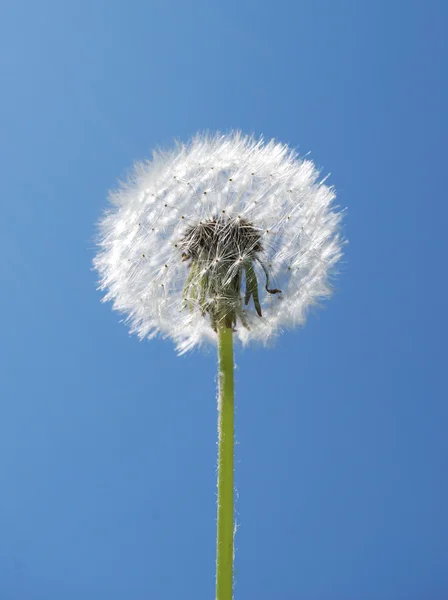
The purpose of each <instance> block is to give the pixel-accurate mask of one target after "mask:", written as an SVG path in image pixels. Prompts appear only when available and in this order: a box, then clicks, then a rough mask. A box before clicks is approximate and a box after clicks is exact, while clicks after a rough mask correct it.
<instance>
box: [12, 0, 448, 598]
mask: <svg viewBox="0 0 448 600" xmlns="http://www.w3.org/2000/svg"><path fill="white" fill-rule="evenodd" d="M0 16H1V18H0V47H1V51H0V69H1V78H2V82H3V86H2V88H3V91H2V94H1V96H0V131H1V132H2V133H1V137H0V156H1V163H0V164H1V167H2V168H1V171H2V200H1V217H2V223H3V227H2V235H1V236H0V270H1V279H2V293H1V294H0V310H1V314H2V316H3V318H2V326H1V340H2V341H1V344H0V598H1V599H2V600H60V599H63V600H79V599H80V598H82V599H83V600H103V599H104V600H122V599H123V598H126V599H129V600H147V599H151V600H178V599H179V598H186V599H189V598H195V599H208V600H212V598H213V597H214V561H215V508H216V507H215V495H216V480H215V469H216V401H215V397H216V356H215V353H214V351H213V349H210V350H209V351H205V352H202V351H201V352H194V353H192V354H189V355H187V356H184V357H180V358H179V357H177V356H176V354H175V352H174V348H173V345H172V343H171V342H169V341H163V340H155V341H151V342H139V341H138V339H137V338H135V337H130V336H129V334H128V331H127V329H126V327H125V326H124V325H123V323H121V322H120V317H119V315H117V314H115V313H113V312H112V310H111V308H110V306H109V305H103V304H101V303H100V297H101V296H100V294H99V292H97V291H96V274H95V273H94V272H93V271H92V268H91V263H92V258H93V256H94V253H95V241H94V240H95V232H96V229H95V225H96V223H97V221H98V219H99V217H100V215H101V213H102V210H103V209H104V208H105V206H106V197H107V192H108V190H109V189H111V188H113V187H114V186H115V185H116V183H117V180H118V179H119V178H120V177H125V176H126V173H127V172H128V169H129V168H130V167H131V165H132V163H133V162H134V161H135V160H137V159H142V158H146V157H150V154H151V150H152V148H154V147H156V146H167V145H169V144H171V143H172V140H173V139H174V138H179V139H182V140H187V139H188V138H189V137H190V136H192V135H193V134H195V133H196V132H197V131H203V130H211V131H214V130H221V131H229V130H231V129H241V130H243V131H244V132H246V133H255V134H256V135H260V134H263V135H264V136H265V137H266V138H271V137H275V138H277V139H279V140H280V141H282V142H286V143H288V144H290V145H291V146H293V147H296V148H297V149H298V151H299V152H300V153H303V154H304V153H307V152H311V157H312V158H313V160H314V161H315V162H316V164H317V165H318V166H319V167H320V168H321V169H322V172H323V173H324V174H327V173H331V176H330V179H329V182H330V183H331V184H332V185H334V186H335V187H336V190H337V192H338V203H339V204H340V206H342V207H347V215H346V218H345V222H344V233H345V235H346V236H347V238H348V239H349V242H350V243H349V245H348V246H347V247H346V253H345V257H344V260H343V263H342V265H341V274H340V276H339V278H338V281H337V283H336V286H335V293H334V296H333V298H332V299H331V300H330V301H328V302H327V303H326V304H325V306H324V309H323V310H318V311H313V312H312V314H311V315H310V318H309V320H308V322H307V325H306V327H305V328H303V329H300V330H296V331H292V332H287V333H285V334H284V335H283V336H282V337H281V338H280V339H279V341H278V342H277V343H276V345H275V346H274V347H273V348H270V349H267V350H266V349H262V348H255V349H251V350H241V349H238V350H237V354H236V364H237V372H236V403H237V408H236V435H237V442H238V445H237V449H236V452H237V454H236V486H237V491H238V496H237V521H238V526H239V527H238V532H237V537H236V562H235V570H236V585H235V600H255V599H256V600H272V599H274V598H275V599H279V600H280V599H281V600H301V599H304V600H305V599H306V600H339V599H340V600H446V598H448V512H447V506H448V482H447V476H446V473H447V467H448V460H447V456H448V437H447V421H448V405H447V399H448V393H447V391H448V390H447V387H448V386H447V378H446V372H447V358H446V356H447V353H446V339H447V334H448V331H447V318H446V297H447V293H446V291H447V290H446V287H447V285H446V276H444V275H443V273H444V272H446V255H447V250H448V243H447V236H446V222H447V218H448V209H447V194H446V187H445V181H444V179H443V177H444V175H445V173H446V164H447V151H446V138H447V133H448V131H447V129H448V128H447V117H446V106H448V97H447V96H448V94H447V82H446V70H447V69H446V67H447V60H446V59H447V46H446V32H445V30H446V27H445V26H444V22H446V19H447V16H448V8H447V6H446V4H445V3H443V2H442V1H436V0H429V1H428V2H425V3H423V2H420V1H412V0H410V1H409V2H406V3H403V2H400V1H398V0H391V1H388V2H386V1H385V0H378V1H377V2H359V1H356V0H316V1H313V2H302V0H298V1H297V2H293V1H292V0H290V1H286V0H278V1H276V2H263V1H261V2H260V1H257V2H255V1H251V0H241V1H238V0H228V1H226V2H216V1H214V0H207V1H206V0H192V1H191V2H181V1H180V0H175V1H173V2H170V1H166V0H165V1H162V0H160V1H148V0H145V1H143V0H141V1H140V0H128V1H127V2H122V1H116V0H109V1H107V2H106V1H105V0H104V1H99V0H92V1H90V2H87V1H86V0H80V1H79V2H77V3H68V2H59V1H56V0H53V1H50V0H43V1H42V2H38V3H37V2H31V0H28V1H24V2H23V1H22V2H20V1H18V2H14V3H13V2H7V3H5V5H4V6H3V7H2V9H1V15H0Z"/></svg>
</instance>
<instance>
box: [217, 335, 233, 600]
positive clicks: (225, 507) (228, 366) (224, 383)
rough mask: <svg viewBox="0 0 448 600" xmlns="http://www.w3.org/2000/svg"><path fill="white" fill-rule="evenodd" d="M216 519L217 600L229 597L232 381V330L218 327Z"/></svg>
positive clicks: (231, 562) (230, 594)
mask: <svg viewBox="0 0 448 600" xmlns="http://www.w3.org/2000/svg"><path fill="white" fill-rule="evenodd" d="M218 355H219V396H218V520H217V537H216V600H232V588H233V554H234V552H233V532H234V523H233V515H234V510H233V471H234V439H235V436H234V381H233V333H232V329H230V328H228V327H219V329H218Z"/></svg>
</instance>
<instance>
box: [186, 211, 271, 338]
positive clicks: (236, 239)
mask: <svg viewBox="0 0 448 600" xmlns="http://www.w3.org/2000/svg"><path fill="white" fill-rule="evenodd" d="M261 235H262V234H261V230H260V229H258V228H257V227H255V226H254V225H253V224H252V223H250V222H249V221H247V220H245V219H243V218H242V217H236V218H229V217H227V216H226V215H224V214H223V215H221V216H219V217H216V216H215V217H212V218H210V219H207V220H204V221H202V222H200V223H198V224H197V225H192V226H189V227H188V228H187V229H186V231H185V233H184V235H183V238H182V241H181V244H180V247H181V249H182V259H183V260H184V261H188V260H191V264H190V273H189V276H188V278H187V281H186V283H185V286H184V294H183V297H184V301H185V304H186V305H187V306H189V307H190V309H191V310H193V309H194V307H195V306H196V307H199V309H200V310H201V312H202V314H203V315H205V314H208V315H209V316H210V319H211V325H212V327H213V329H215V330H217V328H218V327H219V326H225V327H229V328H234V327H235V326H236V324H237V321H238V320H240V321H241V322H242V324H243V325H244V326H246V327H248V324H247V319H246V317H245V311H244V309H243V294H242V287H243V282H244V285H245V289H244V304H245V305H246V306H247V305H248V304H249V302H250V300H251V298H252V299H253V303H254V307H255V310H256V312H257V314H258V315H259V316H260V317H261V316H262V312H261V305H260V298H259V291H258V280H257V275H256V271H255V268H254V265H255V264H256V263H258V265H259V266H260V267H261V268H262V270H263V271H264V274H265V276H266V285H265V289H266V291H267V292H269V293H270V294H278V293H280V290H278V289H270V288H269V271H268V268H267V267H266V265H265V264H264V262H263V260H262V255H263V245H262V242H261Z"/></svg>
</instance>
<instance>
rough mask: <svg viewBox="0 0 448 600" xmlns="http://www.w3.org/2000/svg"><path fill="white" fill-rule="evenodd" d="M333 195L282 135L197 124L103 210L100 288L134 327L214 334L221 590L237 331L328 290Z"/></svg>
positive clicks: (225, 578)
mask: <svg viewBox="0 0 448 600" xmlns="http://www.w3.org/2000/svg"><path fill="white" fill-rule="evenodd" d="M334 197H335V193H334V191H333V189H332V188H330V187H328V186H327V185H326V184H325V181H324V180H321V179H320V177H319V172H318V171H317V170H316V168H315V166H314V164H313V162H312V161H311V160H309V159H307V158H300V157H299V156H297V155H296V153H295V152H294V151H292V150H291V149H289V148H288V146H286V145H284V144H281V143H278V142H275V141H270V142H268V143H265V142H264V141H263V140H262V139H255V138H253V137H248V136H245V135H243V134H241V133H238V132H237V133H231V134H229V135H221V134H217V135H215V136H209V135H198V136H196V137H195V138H194V139H193V140H192V141H191V142H190V143H189V144H187V145H185V144H181V143H179V144H178V145H177V146H176V147H175V148H174V149H173V150H171V151H168V152H162V151H158V152H155V153H154V156H153V159H152V160H151V161H147V162H142V163H138V164H137V165H136V166H135V167H134V170H133V172H132V173H131V175H130V177H129V179H128V180H127V182H125V183H123V184H122V185H121V186H120V188H119V189H118V190H117V191H115V192H113V193H112V194H111V196H110V200H111V203H112V206H111V207H110V209H109V210H108V212H106V214H105V216H104V217H103V219H102V221H101V225H100V239H99V252H98V255H97V257H96V258H95V263H94V264H95V267H96V269H97V270H98V272H99V274H100V287H101V289H102V290H104V291H105V296H104V299H105V300H106V301H107V300H110V301H112V303H113V307H114V308H115V309H116V310H118V311H120V312H121V313H123V314H124V315H126V319H127V323H128V324H129V326H130V329H131V331H132V332H135V333H136V334H138V336H139V337H140V338H153V337H154V336H156V335H157V334H161V335H162V336H164V337H170V338H171V339H172V340H173V341H174V342H175V344H176V346H177V349H178V351H179V353H181V354H182V353H184V352H186V351H188V350H191V349H193V348H194V347H197V346H201V345H202V344H204V343H212V344H217V345H218V355H219V395H218V409H219V418H218V433H219V457H218V536H217V595H216V598H217V600H231V598H232V585H233V582H232V564H233V452H234V450H233V446H234V433H233V431H234V427H233V413H234V410H233V397H234V390H233V340H234V339H236V340H239V341H240V342H241V343H242V344H244V345H245V344H247V343H249V342H261V343H267V342H269V341H270V340H272V339H273V338H275V336H277V335H278V334H279V333H280V332H281V331H282V330H283V329H285V328H292V327H295V326H297V325H300V324H303V323H304V321H305V318H306V313H307V310H308V309H309V308H310V307H311V306H312V305H314V304H316V303H318V302H319V301H321V300H322V299H323V298H326V297H328V296H329V295H330V293H331V286H330V276H331V275H332V273H333V272H334V268H335V265H336V263H337V261H338V260H339V258H340V257H341V246H342V242H341V238H340V234H339V227H340V220H341V213H340V212H338V211H337V210H336V209H335V208H334V207H333V200H334Z"/></svg>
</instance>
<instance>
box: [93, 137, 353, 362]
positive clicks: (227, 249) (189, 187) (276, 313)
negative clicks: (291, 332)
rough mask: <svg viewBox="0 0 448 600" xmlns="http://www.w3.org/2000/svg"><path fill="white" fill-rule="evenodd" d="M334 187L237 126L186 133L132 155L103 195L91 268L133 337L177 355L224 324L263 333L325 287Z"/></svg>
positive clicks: (287, 323)
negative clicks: (127, 171)
mask: <svg viewBox="0 0 448 600" xmlns="http://www.w3.org/2000/svg"><path fill="white" fill-rule="evenodd" d="M334 198H335V193H334V190H333V189H332V188H331V187H328V186H327V185H326V184H324V183H323V181H321V180H320V179H319V172H318V171H317V169H316V168H315V166H314V164H313V162H312V161H311V160H309V159H308V158H307V159H303V158H300V157H299V156H297V155H296V154H295V152H294V151H292V150H291V149H289V148H288V146H286V145H284V144H281V143H278V142H275V141H270V142H267V143H265V142H264V141H263V139H255V138H253V137H249V136H245V135H243V134H241V133H238V132H236V133H231V134H228V135H221V134H216V135H214V136H210V135H197V136H196V137H195V138H194V139H193V140H192V141H191V142H190V143H188V144H181V143H179V144H177V145H176V147H175V148H174V149H172V150H170V151H167V152H162V151H158V152H155V153H154V155H153V158H152V160H151V161H145V162H141V163H137V164H136V165H135V166H134V169H133V171H132V174H131V176H130V177H129V179H128V180H127V181H126V182H124V183H122V184H121V185H120V187H119V189H117V190H115V191H114V192H112V193H111V194H110V202H111V205H110V207H109V209H108V210H107V211H106V213H105V215H104V217H103V218H102V220H101V222H100V234H99V241H98V246H99V249H98V254H97V256H96V258H95V260H94V265H95V268H96V269H97V271H98V272H99V275H100V288H101V289H102V290H104V292H105V295H104V300H107V301H111V302H112V303H113V307H114V309H116V310H118V311H120V312H121V313H123V314H125V315H126V319H127V323H128V324H129V326H130V329H131V331H132V332H134V333H137V334H138V335H139V337H140V338H152V337H154V336H155V335H157V334H159V333H160V334H162V335H163V336H165V337H171V338H172V339H173V340H174V342H175V343H176V345H177V348H178V350H179V351H180V352H181V353H182V352H185V351H187V350H190V349H192V348H194V347H195V346H200V345H201V344H203V343H205V342H212V343H215V342H216V333H215V332H216V329H217V328H218V327H219V326H221V325H223V326H226V327H232V328H233V329H234V330H235V335H236V337H237V338H239V339H240V341H241V342H242V343H244V344H245V343H247V342H249V341H261V342H267V341H268V340H270V339H272V338H273V337H274V336H275V335H277V334H278V333H279V332H280V331H281V330H282V329H284V328H291V327H294V326H297V325H300V324H303V323H304V321H305V318H306V313H307V309H308V308H309V307H310V306H312V305H313V304H316V303H318V302H319V301H320V300H321V299H323V298H326V297H328V296H329V295H330V293H331V286H330V277H331V275H332V274H333V273H334V271H335V265H336V263H337V262H338V260H339V259H340V257H341V253H342V240H341V237H340V233H339V230H340V221H341V213H340V212H339V211H337V210H336V209H335V208H334V206H333V201H334Z"/></svg>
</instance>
